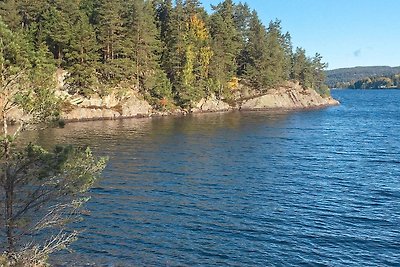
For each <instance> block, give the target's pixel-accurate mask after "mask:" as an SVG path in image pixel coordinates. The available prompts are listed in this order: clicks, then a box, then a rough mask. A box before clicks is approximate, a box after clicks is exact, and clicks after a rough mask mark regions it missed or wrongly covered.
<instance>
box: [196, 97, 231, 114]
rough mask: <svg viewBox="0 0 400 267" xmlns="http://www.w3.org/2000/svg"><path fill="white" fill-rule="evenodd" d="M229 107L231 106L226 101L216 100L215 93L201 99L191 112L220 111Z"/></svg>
mask: <svg viewBox="0 0 400 267" xmlns="http://www.w3.org/2000/svg"><path fill="white" fill-rule="evenodd" d="M231 109H232V108H231V106H230V105H229V104H228V103H225V102H224V101H222V100H218V99H217V98H216V97H215V95H212V96H211V97H209V98H207V99H205V98H203V99H201V100H200V101H199V102H198V103H197V104H196V105H195V107H194V108H193V109H192V112H220V111H228V110H231Z"/></svg>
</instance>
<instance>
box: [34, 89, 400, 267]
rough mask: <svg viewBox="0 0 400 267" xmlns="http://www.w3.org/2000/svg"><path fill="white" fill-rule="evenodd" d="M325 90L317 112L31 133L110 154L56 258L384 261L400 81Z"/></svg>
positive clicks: (393, 227) (212, 262)
mask: <svg viewBox="0 0 400 267" xmlns="http://www.w3.org/2000/svg"><path fill="white" fill-rule="evenodd" d="M385 92H386V93H385ZM334 93H335V94H336V96H337V97H338V98H339V99H340V100H341V102H342V106H340V107H333V108H329V109H325V110H318V111H308V112H294V113H272V114H271V113H265V112H255V113H240V112H232V113H226V114H200V115H193V116H187V117H182V118H175V117H168V118H153V119H133V120H120V121H96V122H84V123H70V124H67V126H66V128H65V129H47V130H44V131H40V132H31V133H29V134H28V135H29V138H31V139H36V140H39V142H41V143H42V144H44V145H46V146H50V145H51V144H54V143H72V144H85V145H89V146H91V147H92V148H93V149H94V151H95V152H96V154H98V155H108V156H109V157H110V162H109V165H108V166H107V168H106V170H105V172H104V178H103V179H102V180H101V181H100V182H99V183H98V184H97V185H96V188H94V189H93V190H92V195H93V197H92V200H91V201H90V203H89V204H88V209H89V210H90V211H91V214H90V215H87V216H86V218H85V221H83V222H82V223H80V224H79V225H77V227H79V228H80V229H84V232H83V234H82V236H81V238H80V239H79V240H78V241H77V242H76V243H75V244H74V249H75V250H76V253H75V254H71V255H70V254H61V255H58V257H57V260H56V263H58V264H60V265H62V266H136V265H138V266H192V265H201V266H268V265H274V266H276V265H277V266H291V265H294V266H299V265H315V266H319V265H322V266H324V265H329V266H348V265H352V264H354V265H359V266H366V265H375V266H384V265H396V263H398V259H399V256H400V253H399V250H398V245H399V243H398V242H399V241H398V240H399V237H400V235H399V230H398V224H399V223H400V207H399V205H398V203H399V201H400V183H399V177H400V162H399V160H398V158H399V152H400V141H399V140H398V133H399V132H400V117H399V116H398V114H400V113H399V112H400V110H399V109H400V106H399V105H398V103H399V100H400V91H397V92H390V91H380V92H362V91H341V92H334ZM379 101H380V102H379ZM383 101H385V102H383ZM381 103H386V104H385V105H382V104H381ZM27 139H28V136H27Z"/></svg>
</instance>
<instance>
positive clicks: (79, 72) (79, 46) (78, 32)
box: [65, 12, 100, 94]
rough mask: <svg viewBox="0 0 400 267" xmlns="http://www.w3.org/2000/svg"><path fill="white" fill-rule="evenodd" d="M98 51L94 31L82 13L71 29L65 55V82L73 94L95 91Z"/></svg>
mask: <svg viewBox="0 0 400 267" xmlns="http://www.w3.org/2000/svg"><path fill="white" fill-rule="evenodd" d="M98 50H99V46H98V44H97V40H96V34H95V31H94V29H93V27H92V25H90V24H89V18H88V17H87V15H86V14H85V13H83V12H82V13H81V14H80V18H79V20H78V21H77V22H76V23H75V25H74V27H73V28H72V33H71V40H70V43H69V45H68V48H67V49H66V55H65V56H66V68H67V70H68V72H69V77H68V79H67V82H68V84H69V86H70V88H71V89H72V90H73V91H74V92H80V93H83V94H90V93H91V92H92V91H93V90H94V89H95V88H94V86H95V85H96V83H97V74H96V69H97V68H98V67H99V58H100V55H99V53H98Z"/></svg>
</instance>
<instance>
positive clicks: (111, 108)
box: [61, 92, 153, 121]
mask: <svg viewBox="0 0 400 267" xmlns="http://www.w3.org/2000/svg"><path fill="white" fill-rule="evenodd" d="M77 103H79V104H77ZM70 104H71V107H70V109H69V110H68V111H64V112H63V114H62V116H61V117H62V118H63V119H64V120H68V121H80V120H96V119H117V118H126V117H137V116H141V117H145V116H150V115H151V114H152V110H153V108H152V107H151V106H150V104H149V103H148V102H147V101H145V100H142V99H140V97H139V96H138V95H137V94H136V93H135V92H130V93H129V94H128V95H127V96H125V97H124V98H122V99H119V98H117V97H116V96H115V94H110V95H108V96H105V97H103V98H101V97H91V98H83V97H81V98H80V99H77V98H72V99H71V100H70Z"/></svg>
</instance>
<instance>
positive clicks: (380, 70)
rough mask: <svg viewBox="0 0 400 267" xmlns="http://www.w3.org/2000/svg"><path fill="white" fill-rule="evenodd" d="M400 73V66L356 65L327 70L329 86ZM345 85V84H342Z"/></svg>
mask: <svg viewBox="0 0 400 267" xmlns="http://www.w3.org/2000/svg"><path fill="white" fill-rule="evenodd" d="M399 73H400V67H389V66H372V67H354V68H343V69H335V70H328V71H326V78H327V79H326V83H327V85H328V86H329V87H331V88H333V87H336V86H337V85H338V84H350V83H351V82H354V81H358V80H362V79H365V78H368V77H381V76H385V77H389V76H392V75H395V74H399ZM341 87H343V86H341Z"/></svg>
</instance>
